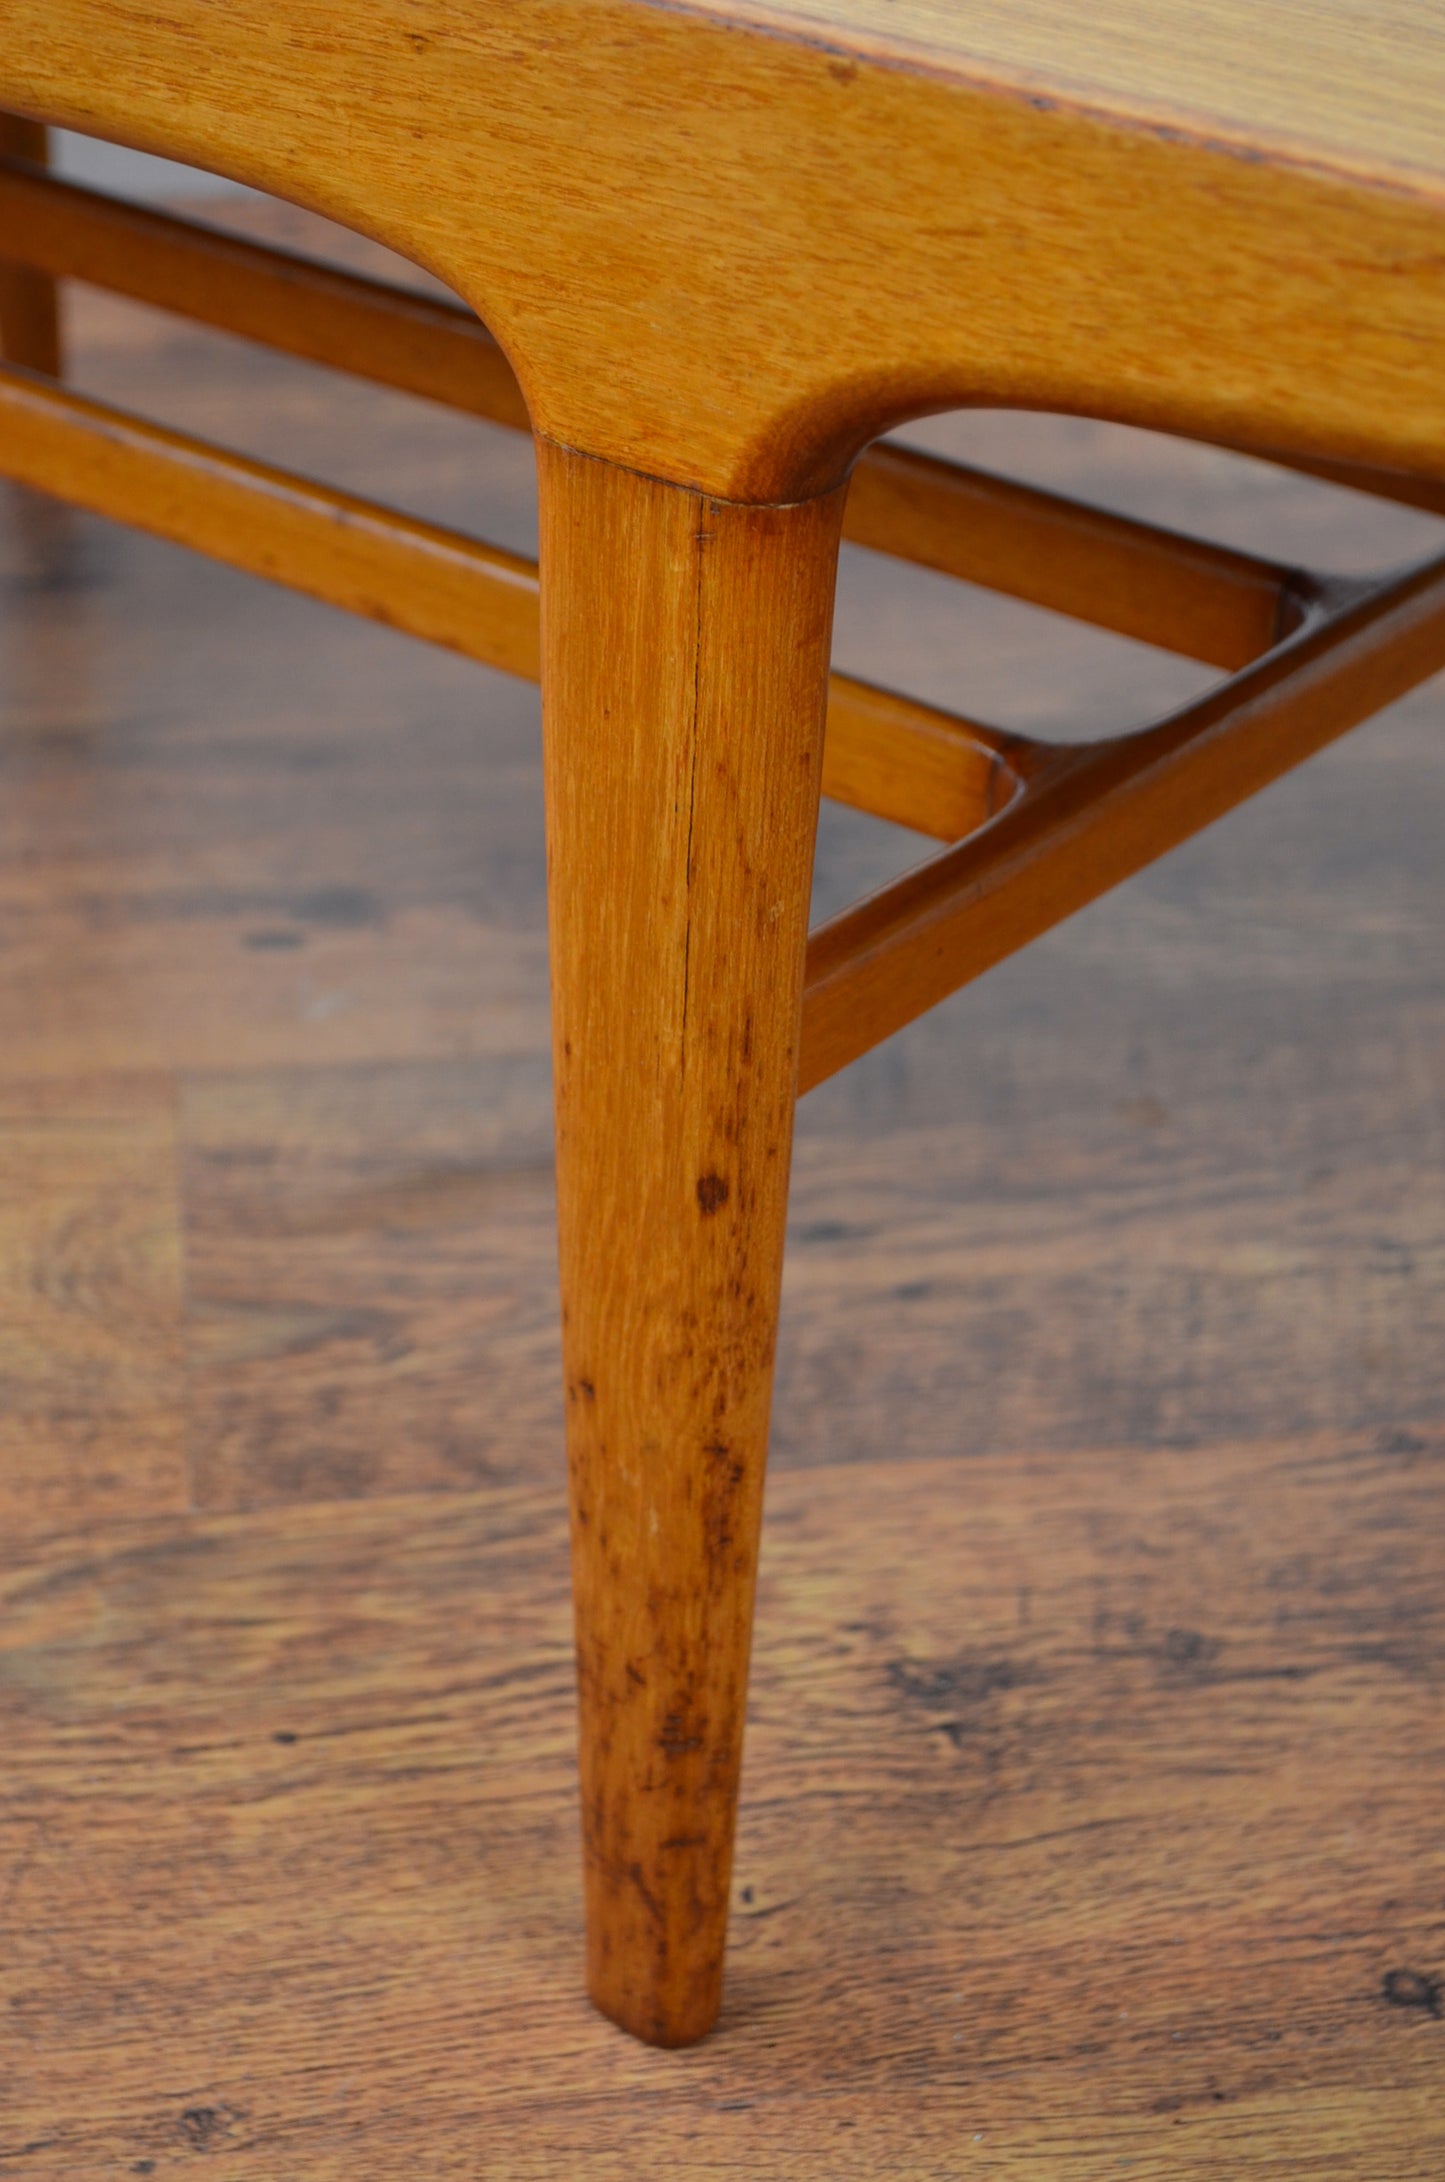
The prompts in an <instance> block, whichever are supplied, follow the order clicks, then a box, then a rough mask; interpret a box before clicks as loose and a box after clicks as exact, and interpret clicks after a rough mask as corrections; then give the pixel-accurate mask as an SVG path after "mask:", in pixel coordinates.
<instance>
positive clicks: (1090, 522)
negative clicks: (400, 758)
mask: <svg viewBox="0 0 1445 2182" xmlns="http://www.w3.org/2000/svg"><path fill="white" fill-rule="evenodd" d="M0 226H3V227H4V228H5V229H7V230H8V231H9V233H10V234H11V235H12V236H13V237H15V238H16V244H17V246H18V247H19V248H20V249H21V250H22V252H23V255H24V258H25V260H26V263H27V264H29V265H32V266H34V267H36V268H38V269H39V270H40V271H42V272H43V273H45V274H48V275H53V276H55V277H61V278H68V279H73V280H84V281H89V282H91V283H92V284H94V285H95V286H98V287H103V288H109V289H112V290H114V291H115V292H116V293H118V294H121V295H127V296H130V297H132V298H133V299H134V300H136V301H138V302H142V303H147V304H151V305H154V306H155V307H157V308H159V309H162V310H168V311H174V312H177V313H179V314H180V315H181V316H184V317H188V318H193V319H197V320H199V321H200V322H201V323H203V324H205V325H210V326H215V327H218V328H220V329H222V330H224V331H225V332H228V333H234V334H239V335H241V336H243V337H245V338H246V339H249V340H254V341H260V342H264V343H265V344H266V345H267V346H269V347H272V348H279V349H282V350H284V351H286V352H287V353H288V354H290V355H293V356H301V357H305V358H306V359H308V360H309V361H310V362H313V363H321V364H327V365H330V366H332V367H333V368H335V369H337V370H342V371H348V372H351V373H353V374H355V375H357V376H360V377H362V378H368V379H372V380H375V381H377V382H379V383H381V384H383V385H387V386H395V387H399V388H401V389H403V390H404V391H406V392H407V393H411V394H420V395H424V396H427V397H429V398H430V399H432V400H435V401H441V402H445V403H448V404H449V405H450V406H452V407H454V408H458V409H462V410H465V411H467V412H469V413H470V414H472V415H474V416H482V417H487V418H489V419H490V420H491V421H492V422H493V423H497V424H503V425H507V426H510V427H512V428H514V429H517V430H521V431H525V430H527V428H528V418H527V407H526V403H525V401H524V400H523V398H522V393H521V389H520V388H519V387H518V385H517V382H516V379H515V378H514V376H513V374H512V370H511V366H510V365H509V364H508V362H507V359H506V357H505V356H504V355H503V353H502V351H501V349H500V348H499V347H498V346H497V344H496V342H495V341H494V340H493V339H492V336H491V335H490V334H489V333H488V332H487V330H486V328H485V327H484V326H482V325H481V323H480V322H479V321H478V320H477V319H476V318H475V317H474V316H473V315H472V313H471V312H470V311H468V310H466V309H465V308H463V306H461V305H460V304H454V303H447V302H444V301H442V300H439V299H435V298H432V297H427V296H418V295H415V294H413V293H411V292H410V291H408V290H406V289H402V288H397V287H395V286H393V285H390V284H388V283H385V282H381V281H374V280H367V279H364V278H362V277H360V276H358V275H356V274H353V273H343V272H340V271H338V270H336V269H335V268H333V267H331V266H327V265H321V264H318V263H316V262H315V261H314V260H312V259H308V258H305V257H302V256H299V255H296V254H295V253H292V252H288V251H283V250H278V249H275V248H272V247H268V246H264V245H262V244H258V243H252V242H246V241H244V240H242V239H241V238H239V237H237V236H233V235H223V234H219V233H217V232H216V231H215V230H213V229H210V228H207V227H204V226H202V225H200V224H198V223H197V222H195V221H193V220H184V219H178V218H176V217H175V216H174V215H173V214H169V213H164V212H160V211H157V210H155V209H153V208H147V207H142V206H138V205H130V204H125V203H122V202H120V201H118V200H115V199H113V198H110V197H107V196H105V195H104V194H103V193H101V192H98V191H95V190H88V189H83V188H80V187H78V186H76V185H75V184H73V183H68V182H60V181H57V180H55V179H54V178H53V177H50V176H46V175H43V174H39V173H36V172H33V171H27V170H26V169H24V168H23V167H18V166H15V165H13V164H8V165H3V166H0ZM844 536H845V537H847V538H848V539H849V540H850V541H851V542H852V543H853V544H855V545H863V546H868V547H870V548H871V549H872V550H873V551H875V552H879V553H888V554H891V555H893V556H894V557H895V558H897V559H900V560H905V561H912V562H915V563H917V564H919V565H921V566H924V567H928V568H936V569H939V570H941V571H942V572H943V573H945V574H948V575H953V576H959V577H962V578H964V579H965V580H966V581H968V582H971V583H978V584H984V585H987V586H989V587H990V588H992V589H994V590H999V591H1004V592H1007V593H1009V594H1010V595H1011V596H1012V597H1015V598H1021V599H1027V600H1028V601H1030V602H1031V603H1032V604H1034V605H1038V606H1044V607H1048V608H1050V609H1051V610H1052V611H1054V612H1056V613H1062V614H1069V615H1072V616H1074V617H1075V618H1077V619H1080V620H1084V621H1090V622H1093V623H1095V624H1097V625H1098V626H1100V627H1102V628H1108V629H1113V630H1116V631H1117V632H1118V633H1120V634H1121V635H1124V636H1130V637H1135V638H1137V639H1139V640H1140V641H1141V642H1144V643H1149V644H1158V645H1160V646H1162V647H1163V648H1164V649H1165V650H1170V651H1177V652H1182V653H1184V654H1185V655H1186V656H1187V657H1190V658H1196V659H1202V660H1205V661H1207V662H1208V663H1209V664H1211V665H1214V666H1221V667H1226V668H1229V669H1234V668H1236V667H1240V666H1243V665H1245V664H1246V663H1247V662H1248V661H1249V660H1251V659H1253V658H1255V657H1257V656H1258V654H1259V653H1260V652H1262V651H1264V650H1266V649H1267V648H1268V647H1269V645H1270V644H1272V643H1273V642H1274V641H1275V640H1276V638H1277V637H1278V636H1279V635H1280V634H1282V633H1283V632H1284V629H1285V628H1286V627H1288V626H1289V625H1290V614H1291V603H1290V602H1291V599H1292V597H1293V592H1292V586H1293V585H1294V583H1295V582H1296V579H1295V578H1294V577H1292V575H1291V572H1290V571H1289V570H1288V569H1284V568H1280V567H1278V566H1276V565H1274V564H1273V563H1270V562H1267V561H1262V560H1259V559H1257V558H1255V557H1253V556H1251V555H1249V554H1244V553H1234V552H1231V551H1229V550H1228V549H1227V548H1226V547H1223V546H1217V545H1212V544H1208V543H1206V542H1204V541H1202V540H1198V539H1193V538H1187V537H1183V536H1181V535H1179V534H1177V533H1174V532H1171V531H1165V530H1157V529H1155V528H1153V527H1152V526H1151V525H1149V524H1147V523H1138V522H1134V521H1131V520H1130V519H1129V518H1127V517H1125V516H1121V515H1114V514H1111V513H1109V512H1108V511H1107V510H1104V509H1100V508H1093V507H1089V506H1087V505H1086V504H1084V503H1083V502H1080V501H1076V500H1071V499H1068V498H1066V497H1064V496H1062V495H1059V494H1054V493H1048V492H1043V491H1041V490H1039V489H1038V488H1036V487H1033V486H1028V485H1019V484H1015V483H1014V482H1012V481H1011V480H1009V479H1007V478H1000V477H994V476H992V475H990V474H989V473H988V472H987V471H983V470H976V469H970V468H967V467H965V466H963V465H961V464H958V463H951V462H945V461H941V460H940V459H938V458H937V457H935V456H932V455H925V454H920V453H918V452H916V451H915V450H913V449H909V448H902V447H897V446H893V445H890V444H881V445H878V446H875V447H873V448H871V449H869V450H868V452H867V453H865V454H864V455H863V456H862V457H861V458H860V460H859V462H858V465H857V467H856V469H855V471H854V474H853V481H852V486H851V489H850V492H849V497H848V507H847V512H846V515H845V517H844Z"/></svg>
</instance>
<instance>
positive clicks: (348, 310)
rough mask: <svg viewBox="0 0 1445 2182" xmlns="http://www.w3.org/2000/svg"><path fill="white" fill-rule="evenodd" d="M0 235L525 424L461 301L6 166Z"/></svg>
mask: <svg viewBox="0 0 1445 2182" xmlns="http://www.w3.org/2000/svg"><path fill="white" fill-rule="evenodd" d="M15 148H16V149H19V148H20V147H19V146H18V145H17V146H16V147H15ZM0 232H4V233H5V234H7V236H9V237H11V238H13V246H14V247H17V248H18V249H19V250H20V252H21V253H22V254H23V257H24V260H25V262H26V264H27V265H30V266H33V267H35V268H36V269H37V270H38V271H40V272H42V273H46V274H50V275H53V276H55V277H56V278H63V279H69V280H84V281H88V282H90V283H91V284H92V285H93V286H95V287H98V288H109V289H111V290H113V291H114V292H115V293H116V294H118V295H125V296H130V297H132V298H133V299H134V300H135V301H136V302H138V303H149V304H153V305H154V306H155V307H156V308H157V309H159V310H165V311H174V312H176V313H178V314H179V315H180V316H181V317H183V318H193V319H197V320H199V321H200V323H201V324H203V325H207V326H215V327H218V328H219V329H221V330H222V331H223V332H226V333H235V334H240V335H242V336H243V337H244V338H245V339H247V340H251V341H260V342H263V343H264V344H265V345H266V346H267V347H268V348H276V349H282V350H284V351H285V352H286V353H287V354H288V355H291V356H302V357H305V358H307V360H308V361H309V362H311V363H316V364H329V365H331V366H333V367H334V368H335V369H336V370H339V371H347V372H350V373H352V374H353V375H354V376H356V377H358V378H363V379H371V380H375V381H377V382H378V383H379V384H381V385H383V386H395V387H400V388H402V389H403V390H404V391H405V392H407V393H409V394H422V395H425V396H427V397H429V398H430V399H431V400H433V401H439V402H445V403H447V404H448V405H449V406H450V407H451V408H454V409H462V410H466V411H467V412H468V413H469V414H471V415H472V416H478V417H487V418H490V419H491V421H492V422H493V423H494V424H505V425H508V426H511V427H513V428H514V429H517V430H520V431H524V432H525V431H526V430H527V429H528V423H527V405H526V403H525V401H524V400H523V398H522V391H521V388H520V387H519V386H518V384H517V381H516V379H515V377H514V376H513V373H512V367H511V365H510V364H509V363H508V362H507V359H506V357H505V356H504V355H503V354H502V351H501V349H500V348H499V347H498V346H497V344H496V342H495V341H494V340H493V339H492V336H491V335H490V334H489V333H488V331H487V329H486V327H485V326H483V325H482V323H481V321H480V320H479V319H477V318H476V317H475V316H474V315H473V314H472V312H471V311H469V310H467V309H466V308H465V307H464V306H463V305H462V304H460V303H448V302H446V301H444V300H443V299H441V298H440V297H433V296H425V295H417V294H414V293H413V292H412V291H410V290H408V289H405V288H398V287H396V286H394V285H391V284H389V283H387V282H385V281H376V280H366V279H364V278H362V277H361V276H360V275H358V274H356V273H344V272H341V271H340V270H339V269H337V268H336V267H334V266H330V265H319V264H317V263H316V262H315V260H314V259H310V258H305V257H301V256H298V255H296V254H295V253H293V252H291V251H286V250H278V249H274V248H271V247H269V246H266V245H263V244H260V243H253V242H246V241H244V240H243V239H242V238H241V237H240V236H237V235H223V234H220V233H219V232H217V230H216V229H214V228H208V227H204V226H202V225H200V224H199V223H198V222H197V221H194V220H182V219H177V218H176V217H175V216H174V215H173V214H170V213H166V212H159V211H156V210H154V209H153V208H150V207H147V206H142V205H133V204H126V203H124V202H123V201H122V200H120V199H118V198H113V197H107V196H106V195H105V194H104V193H103V192H101V191H97V190H91V189H82V188H79V187H77V185H75V184H74V183H71V182H61V181H57V180H56V179H55V178H54V176H51V175H45V174H40V173H37V172H34V171H27V170H26V169H25V168H23V167H18V166H14V165H11V164H5V165H4V166H0Z"/></svg>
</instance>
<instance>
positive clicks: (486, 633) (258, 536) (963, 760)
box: [0, 370, 1033, 841]
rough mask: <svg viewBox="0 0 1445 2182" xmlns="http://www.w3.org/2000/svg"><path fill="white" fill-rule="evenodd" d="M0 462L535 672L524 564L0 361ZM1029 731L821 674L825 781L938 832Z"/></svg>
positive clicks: (41, 486) (1025, 749) (276, 576)
mask: <svg viewBox="0 0 1445 2182" xmlns="http://www.w3.org/2000/svg"><path fill="white" fill-rule="evenodd" d="M0 474H4V475H6V476H9V477H12V478H14V479H15V480H16V481H17V482H18V483H20V484H23V485H30V486H33V487H35V488H36V489H37V490H39V491H42V492H50V493H54V494H56V495H58V496H59V497H60V498H61V499H64V500H69V501H72V502H74V503H75V504H76V505H77V506H80V507H85V508H89V509H91V510H92V512H93V513H95V514H97V515H104V516H109V517H110V518H111V519H112V520H114V521H117V522H128V523H134V524H136V525H138V526H139V527H140V528H141V529H143V530H149V531H151V532H152V533H154V534H155V535H156V536H158V537H162V538H168V539H170V540H172V541H173V542H174V543H176V544H178V545H186V546H190V547H192V548H193V549H195V550H196V551H197V552H201V553H207V554H209V555H210V556H211V557H212V558H213V559H216V560H221V561H226V562H228V563H229V564H230V565H231V566H232V567H235V568H244V569H246V570H248V571H249V572H250V573H251V574H252V575H257V576H266V577H269V578H270V579H271V580H272V581H273V582H276V583H283V584H287V585H289V586H290V587H291V588H292V589H293V590H297V591H304V592H306V593H307V594H308V595H309V596H310V597H312V598H319V599H324V600H326V601H327V603H328V604H329V605H332V606H340V607H343V608H345V609H347V610H348V611H349V612H351V613H356V614H362V615H364V616H365V617H366V618H367V619H369V620H372V621H384V622H387V623H388V624H390V625H391V626H392V627H394V628H398V629H404V630H406V631H407V633H408V634H409V635H412V636H419V637H422V638H425V639H426V640H427V641H428V642H430V643H433V644H441V645H445V646H446V647H447V648H448V649H449V650H452V651H457V652H462V653H464V654H465V655H466V656H467V657H468V658H470V659H476V660H479V661H480V662H481V663H482V664H483V665H485V666H489V667H497V668H500V669H501V670H502V671H503V672H504V673H507V674H517V675H521V676H522V677H523V678H524V679H526V680H528V681H533V682H535V681H536V680H537V678H538V674H539V672H540V653H539V647H538V630H537V620H538V582H537V569H536V564H535V563H534V562H532V561H528V560H524V559H522V558H521V557H520V556H518V555H516V554H511V553H504V552H502V551H501V550H500V549H498V548H497V547H494V546H487V545H482V544H480V543H478V542H477V541H476V540H474V539H471V538H466V537H463V536H462V535H461V534H460V533H458V532H456V531H450V530H444V529H441V528H439V527H437V526H436V525H435V524H431V523H423V522H419V521H418V520H416V519H415V518H414V517H412V516H408V515H401V514H398V513H397V512H396V511H395V510H394V509H390V508H384V507H379V506H377V505H376V504H375V503H374V502H372V501H367V500H359V499H356V498H353V497H352V496H351V495H350V494H348V493H341V492H336V491H333V490H332V489H331V488H330V487H329V486H325V485H319V484H316V483H314V482H313V481H312V480H310V479H308V478H302V477H297V476H296V475H295V474H294V473H292V472H289V471H285V470H278V469H273V468H271V467H270V466H269V465H267V464H264V463H259V462H251V461H247V460H245V459H243V458H242V457H240V456H238V455H233V454H230V453H228V452H227V451H226V450H224V449H222V448H219V447H215V446H212V445H210V444H209V443H207V442H205V441H202V440H196V439H191V438H188V437H186V436H185V435H183V434H181V433H177V432H170V431H167V430H165V429H164V428H163V427H161V426H159V425H155V424H150V423H147V422H145V421H143V420H142V419H141V418H138V417H134V416H130V415H127V414H126V413H124V412H123V411H121V410H118V409H113V408H110V407H109V406H107V405H106V404H103V403H100V402H94V401H89V400H86V399H85V398H83V397H82V396H80V395H77V394H71V393H68V392H64V391H62V390H61V389H59V388H56V387H52V386H50V385H48V384H46V383H45V382H44V381H42V380H40V379H37V378H33V377H31V376H30V375H29V374H28V373H25V372H17V371H7V370H0ZM1032 748H1033V746H1032V745H1031V744H1030V743H1029V742H1028V740H1027V738H1026V737H1022V736H1011V735H1003V734H999V733H997V732H995V731H994V730H992V729H989V728H986V727H981V726H977V725H975V724H974V723H972V722H969V721H965V720H958V719H955V718H954V717H953V716H952V715H950V714H948V713H945V712H940V711H938V710H937V709H936V708H935V707H933V706H930V705H924V704H918V703H915V702H914V701H913V700H912V699H910V698H906V697H899V696H895V695H893V694H892V693H891V692H889V691H886V690H875V689H871V688H870V687H869V686H868V684H866V683H863V682H855V681H852V680H851V679H850V678H848V677H847V676H844V675H835V676H834V677H833V682H832V686H831V692H830V701H829V710H828V738H827V743H826V747H825V752H824V760H823V793H824V794H825V795H828V796H831V797H833V798H835V799H836V800H837V801H839V802H843V803H851V804H853V805H855V806H856V807H858V808H860V809H862V810H867V811H872V812H874V813H875V815H877V816H878V817H881V818H889V819H892V820H893V822H894V823H895V824H897V825H900V826H913V827H915V828H916V829H917V830H918V831H919V832H921V833H926V834H929V835H931V836H932V837H933V838H934V839H936V840H943V841H955V840H958V839H959V838H960V837H961V836H962V835H963V834H965V833H968V832H970V831H971V830H972V829H973V828H974V827H975V826H980V825H982V824H983V822H984V821H985V819H987V818H990V817H992V816H993V814H994V812H995V811H997V810H1000V809H1002V807H1003V806H1004V804H1005V803H1006V802H1007V801H1008V799H1009V797H1010V795H1011V794H1012V793H1013V792H1014V790H1015V788H1016V786H1017V783H1018V780H1019V779H1020V778H1021V777H1022V776H1023V773H1024V772H1025V771H1026V770H1027V769H1028V766H1029V764H1030V756H1029V754H1030V751H1031V749H1032Z"/></svg>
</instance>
